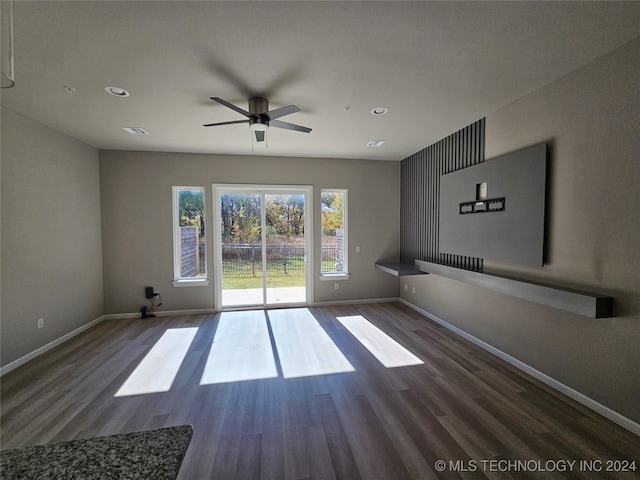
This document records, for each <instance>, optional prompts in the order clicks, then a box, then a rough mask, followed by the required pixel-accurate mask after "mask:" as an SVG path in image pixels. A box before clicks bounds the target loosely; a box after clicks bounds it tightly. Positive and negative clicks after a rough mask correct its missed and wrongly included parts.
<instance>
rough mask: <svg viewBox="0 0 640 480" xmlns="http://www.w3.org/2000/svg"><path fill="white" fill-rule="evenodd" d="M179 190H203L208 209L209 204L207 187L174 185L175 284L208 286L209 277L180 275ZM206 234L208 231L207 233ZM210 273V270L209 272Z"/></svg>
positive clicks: (205, 253) (206, 255)
mask: <svg viewBox="0 0 640 480" xmlns="http://www.w3.org/2000/svg"><path fill="white" fill-rule="evenodd" d="M179 190H202V193H203V194H204V200H203V204H204V206H205V209H206V205H207V203H206V202H207V194H206V189H205V188H204V187H202V186H174V187H173V188H172V190H171V193H172V200H171V201H172V204H173V225H172V228H173V279H174V280H173V282H172V283H173V286H174V287H206V286H208V285H209V279H208V278H207V277H196V278H192V277H184V278H183V277H181V276H180V254H181V252H180V229H179V228H178V224H179V214H180V212H179V209H180V205H179V203H178V195H177V194H178V191H179ZM205 235H206V233H205ZM208 243H209V242H208V241H207V242H206V243H205V245H204V256H205V259H206V258H208V255H209V252H208V250H209V249H208V245H207V244H208ZM205 269H206V266H205ZM207 273H208V272H207Z"/></svg>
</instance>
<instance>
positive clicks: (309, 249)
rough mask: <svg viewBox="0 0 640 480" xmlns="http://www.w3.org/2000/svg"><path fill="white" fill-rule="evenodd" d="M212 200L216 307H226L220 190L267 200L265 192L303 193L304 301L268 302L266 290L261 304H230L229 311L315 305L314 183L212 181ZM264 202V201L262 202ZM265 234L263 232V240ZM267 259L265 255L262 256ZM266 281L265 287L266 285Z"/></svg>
mask: <svg viewBox="0 0 640 480" xmlns="http://www.w3.org/2000/svg"><path fill="white" fill-rule="evenodd" d="M211 192H212V195H211V201H212V204H213V222H212V223H213V225H212V228H211V229H210V230H213V236H212V238H213V297H214V308H215V309H216V310H217V311H222V310H224V309H225V308H224V306H223V305H222V237H221V235H220V222H221V221H222V218H221V215H220V194H221V193H244V194H259V195H260V196H261V199H264V194H278V193H280V194H287V193H291V194H301V195H304V199H305V201H304V243H305V253H306V258H307V261H306V268H305V297H306V301H305V302H304V303H295V304H293V303H286V304H267V303H266V296H265V295H264V290H263V303H262V304H261V305H248V306H239V307H228V308H226V310H237V309H243V310H246V309H253V308H258V309H264V308H281V307H290V306H294V305H295V306H309V305H313V303H314V298H313V292H314V288H313V279H314V276H313V269H314V262H313V237H314V235H313V186H312V185H266V184H239V183H213V184H212V185H211ZM263 205H264V204H263ZM260 216H261V224H262V223H263V222H264V220H265V212H264V208H263V209H262V211H261V215H260ZM264 239H266V236H265V235H264V232H263V243H264V241H265V240H264ZM263 259H264V257H263ZM265 281H266V280H265ZM265 281H263V289H264V288H266V287H265Z"/></svg>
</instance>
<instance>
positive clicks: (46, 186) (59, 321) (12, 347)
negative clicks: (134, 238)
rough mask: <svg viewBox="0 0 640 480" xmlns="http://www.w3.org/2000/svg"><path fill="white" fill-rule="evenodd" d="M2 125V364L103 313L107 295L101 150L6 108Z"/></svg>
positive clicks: (3, 111)
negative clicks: (101, 216) (99, 153)
mask: <svg viewBox="0 0 640 480" xmlns="http://www.w3.org/2000/svg"><path fill="white" fill-rule="evenodd" d="M1 130H2V150H1V156H2V165H1V168H2V187H1V188H2V195H1V198H2V200H1V205H2V214H1V219H2V227H1V232H2V234H1V237H2V240H1V271H2V273H1V276H2V280H1V317H0V319H1V320H0V322H1V326H0V328H1V330H2V359H1V363H2V365H3V366H4V365H7V364H8V363H10V362H13V361H15V360H17V359H18V358H20V357H23V356H24V355H27V354H29V353H32V352H33V351H35V350H37V349H38V348H40V347H42V346H44V345H46V344H48V343H50V342H52V341H54V340H57V339H59V338H60V337H62V336H64V335H66V334H68V333H70V332H72V331H74V330H76V329H78V328H81V327H83V326H84V325H86V324H87V323H89V322H91V321H92V320H96V319H98V318H100V317H101V316H102V314H103V308H104V297H103V288H102V287H103V285H102V239H101V238H102V237H101V224H100V177H99V167H98V151H97V150H96V149H94V148H92V147H90V146H88V145H86V144H84V143H82V142H80V141H78V140H75V139H73V138H71V137H69V136H67V135H63V134H62V133H59V132H57V131H55V130H52V129H50V128H48V127H46V126H44V125H42V124H39V123H37V122H35V121H33V120H31V119H29V118H26V117H24V116H22V115H20V114H18V113H15V112H13V111H12V110H10V109H8V108H5V107H3V108H2V129H1ZM39 318H43V319H44V327H43V328H40V329H39V328H37V320H38V319H39Z"/></svg>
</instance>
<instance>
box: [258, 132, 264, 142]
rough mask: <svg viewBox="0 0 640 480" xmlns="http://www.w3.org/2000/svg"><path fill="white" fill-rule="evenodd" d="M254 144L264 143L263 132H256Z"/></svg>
mask: <svg viewBox="0 0 640 480" xmlns="http://www.w3.org/2000/svg"><path fill="white" fill-rule="evenodd" d="M256 142H264V131H262V130H256Z"/></svg>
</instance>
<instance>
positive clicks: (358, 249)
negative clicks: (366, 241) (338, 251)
mask: <svg viewBox="0 0 640 480" xmlns="http://www.w3.org/2000/svg"><path fill="white" fill-rule="evenodd" d="M356 253H360V245H356Z"/></svg>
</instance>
